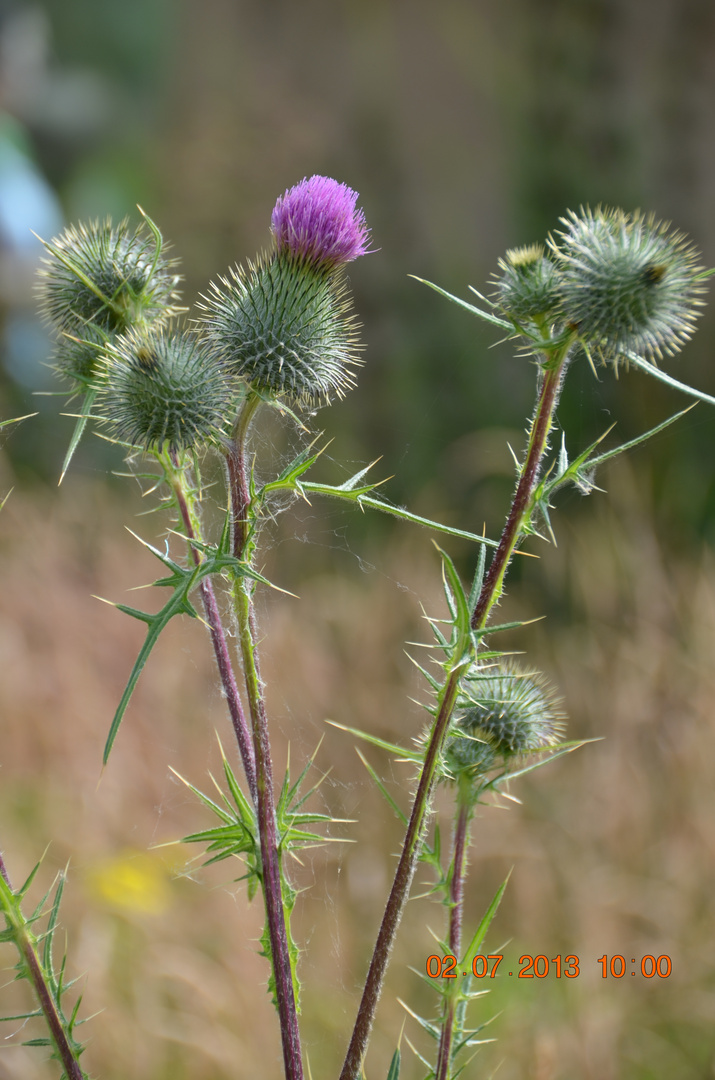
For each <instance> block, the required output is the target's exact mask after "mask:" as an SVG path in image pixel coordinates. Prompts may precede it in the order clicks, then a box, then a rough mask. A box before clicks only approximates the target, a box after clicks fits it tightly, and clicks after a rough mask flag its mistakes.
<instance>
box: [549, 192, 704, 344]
mask: <svg viewBox="0 0 715 1080" xmlns="http://www.w3.org/2000/svg"><path fill="white" fill-rule="evenodd" d="M561 220H562V221H563V222H564V224H565V225H566V230H565V231H564V232H561V233H559V234H558V236H559V240H558V242H556V241H554V240H552V241H550V243H551V247H552V250H553V252H554V256H555V258H556V261H557V263H558V266H559V269H560V271H561V286H560V292H561V301H562V311H563V315H564V318H565V320H566V322H567V323H569V324H570V325H571V326H573V327H574V328H575V329H576V330H577V332H578V334H579V336H580V338H581V341H582V342H583V344H584V345H585V346H586V348H587V349H590V350H593V351H595V352H597V353H599V354H600V356H601V357H602V359H603V360H604V361H608V360H610V361H612V362H613V363H617V362H618V359H619V357H620V356H622V355H623V354H624V353H628V352H629V351H632V352H635V353H638V354H639V355H642V356H645V357H646V358H650V359H657V358H659V357H661V356H662V355H663V354H664V353H665V354H668V355H672V354H673V353H676V352H678V350H679V349H681V348H682V347H683V345H684V343H685V342H686V341H687V340H688V338H689V337H690V336H691V334H692V333H693V329H694V321H695V318H696V316H697V315H698V314H699V311H698V308H699V307H700V306H702V303H703V302H702V300H701V299H700V294H701V293H702V291H703V287H702V285H701V284H700V281H699V277H698V275H699V273H700V272H701V268H700V267H699V266H697V265H696V263H697V253H696V252H695V251H694V249H693V247H692V245H691V244H690V243H689V241H688V240H687V239H686V238H685V237H684V236H683V235H682V234H681V233H677V232H671V233H669V232H668V229H669V226H668V225H667V224H663V223H660V222H657V221H655V219H654V218H653V217H652V216H648V217H645V216H644V215H643V214H641V213H640V212H636V213H634V214H627V213H625V212H624V211H623V210H610V209H600V208H598V209H596V210H595V211H591V210H590V209H588V208H586V209H585V210H583V209H582V210H581V213H580V214H575V213H573V212H570V213H569V215H568V217H566V218H562V219H561Z"/></svg>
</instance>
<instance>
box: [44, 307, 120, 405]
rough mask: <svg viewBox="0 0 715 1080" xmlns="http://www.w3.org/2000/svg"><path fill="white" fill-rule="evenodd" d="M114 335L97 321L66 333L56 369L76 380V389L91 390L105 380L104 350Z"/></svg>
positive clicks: (61, 339) (56, 357) (66, 377)
mask: <svg viewBox="0 0 715 1080" xmlns="http://www.w3.org/2000/svg"><path fill="white" fill-rule="evenodd" d="M114 336H115V335H113V334H108V333H107V331H106V330H102V329H101V327H99V326H96V325H95V324H94V323H87V325H86V326H83V327H82V328H81V329H79V330H77V331H76V332H75V333H74V334H70V333H67V332H65V333H63V334H62V335H61V336H60V339H59V341H58V342H57V347H56V349H55V353H54V357H53V359H54V369H55V371H56V372H57V374H58V375H59V376H60V377H61V378H63V379H67V380H69V381H70V382H71V383H72V388H73V390H88V389H89V388H90V387H91V386H94V385H96V384H97V383H98V381H101V377H102V372H103V370H104V364H103V361H102V354H103V353H104V352H105V351H106V349H107V347H108V346H109V345H110V344H111V342H112V340H113V338H114Z"/></svg>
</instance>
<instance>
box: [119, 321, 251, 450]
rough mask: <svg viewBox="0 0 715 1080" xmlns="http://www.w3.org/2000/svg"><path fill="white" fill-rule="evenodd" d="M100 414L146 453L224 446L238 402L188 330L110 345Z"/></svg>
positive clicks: (144, 333) (135, 334)
mask: <svg viewBox="0 0 715 1080" xmlns="http://www.w3.org/2000/svg"><path fill="white" fill-rule="evenodd" d="M104 364H105V373H104V382H103V386H102V396H101V403H100V409H99V412H100V413H101V414H102V415H103V416H104V418H105V419H106V420H107V421H109V422H111V423H112V424H114V425H115V432H116V435H117V437H118V438H119V439H121V440H123V441H125V442H128V443H131V445H132V446H140V447H142V448H143V449H145V450H162V449H169V450H175V451H182V450H189V449H192V448H196V447H201V446H205V445H206V444H208V443H216V442H218V441H220V439H221V435H222V430H223V428H224V426H225V424H226V420H227V418H229V417H230V415H231V407H232V404H233V401H234V398H235V392H234V388H233V387H232V386H231V383H230V380H229V378H228V376H227V373H226V371H225V370H224V369H223V368H221V367H220V366H219V365H218V364H217V363H216V361H215V360H214V359H213V357H212V356H211V355H210V354H209V352H208V350H207V349H206V348H205V347H204V346H203V344H202V343H201V341H200V340H199V338H198V337H197V336H196V335H195V334H193V333H191V332H190V331H187V330H183V329H175V330H166V329H159V330H155V331H149V330H146V329H139V330H129V331H128V332H127V333H126V334H124V335H122V336H121V337H118V338H117V339H116V340H115V341H114V343H113V344H112V345H110V346H109V347H108V349H107V351H106V355H105V360H104Z"/></svg>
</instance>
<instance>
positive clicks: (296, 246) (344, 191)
mask: <svg viewBox="0 0 715 1080" xmlns="http://www.w3.org/2000/svg"><path fill="white" fill-rule="evenodd" d="M357 198H358V194H357V192H356V191H353V190H352V188H349V187H348V186H347V184H339V183H338V181H337V180H331V179H330V178H329V177H327V176H311V178H310V180H307V179H306V180H301V182H300V183H299V184H296V185H295V187H292V188H288V190H287V191H286V193H285V195H283V196H282V197H281V198H280V199H279V200H278V202H277V203H276V205H275V208H274V210H273V215H272V218H271V226H272V230H273V235H274V236H275V240H276V247H277V249H278V252H279V253H288V254H290V255H293V256H296V257H298V258H302V259H305V260H307V261H308V262H312V263H315V264H318V265H320V264H326V265H328V266H340V265H341V264H343V263H348V262H352V260H353V259H357V258H358V256H360V255H367V254H368V253H369V248H368V246H367V245H368V242H369V239H370V230H369V229H368V227H367V225H366V224H365V215H364V213H363V212H362V210H357V209H356V208H355V204H356V202H357Z"/></svg>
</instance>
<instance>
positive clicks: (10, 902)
mask: <svg viewBox="0 0 715 1080" xmlns="http://www.w3.org/2000/svg"><path fill="white" fill-rule="evenodd" d="M0 896H1V898H2V901H3V902H2V908H3V913H4V915H5V919H6V920H7V924H8V928H9V929H10V930H11V932H12V935H13V940H14V942H15V947H16V948H17V950H18V952H19V953H20V956H21V958H22V962H23V965H24V968H25V973H26V975H27V978H28V980H29V981H30V982H31V983H32V987H33V989H34V991H35V994H36V995H37V1000H38V1002H39V1004H40V1009H41V1010H42V1014H43V1016H44V1018H45V1022H46V1024H47V1027H48V1030H49V1032H50V1037H51V1039H52V1042H53V1043H54V1046H55V1050H56V1051H57V1056H58V1057H59V1059H60V1061H61V1062H62V1068H63V1069H64V1072H65V1076H66V1078H67V1080H86V1077H85V1074H84V1073H83V1072H82V1070H81V1068H80V1067H79V1062H78V1060H77V1054H76V1052H75V1050H74V1049H73V1047H72V1045H71V1043H70V1039H69V1038H68V1035H67V1032H66V1031H65V1025H64V1022H63V1020H62V1017H61V1016H60V1014H59V1012H58V1010H57V1007H56V1005H55V1001H54V998H53V995H52V992H51V990H50V987H49V985H48V983H49V979H48V977H47V973H46V972H45V970H44V968H43V966H42V964H41V962H40V959H39V957H38V955H37V952H36V949H35V941H34V937H33V935H32V934H31V933H30V931H29V930H28V929H27V922H26V920H25V918H24V916H23V915H22V912H21V911H20V908H19V903H18V897H16V896H15V893H14V892H13V890H12V886H11V885H10V879H9V877H8V874H7V870H6V868H5V863H4V861H3V859H2V856H0Z"/></svg>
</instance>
